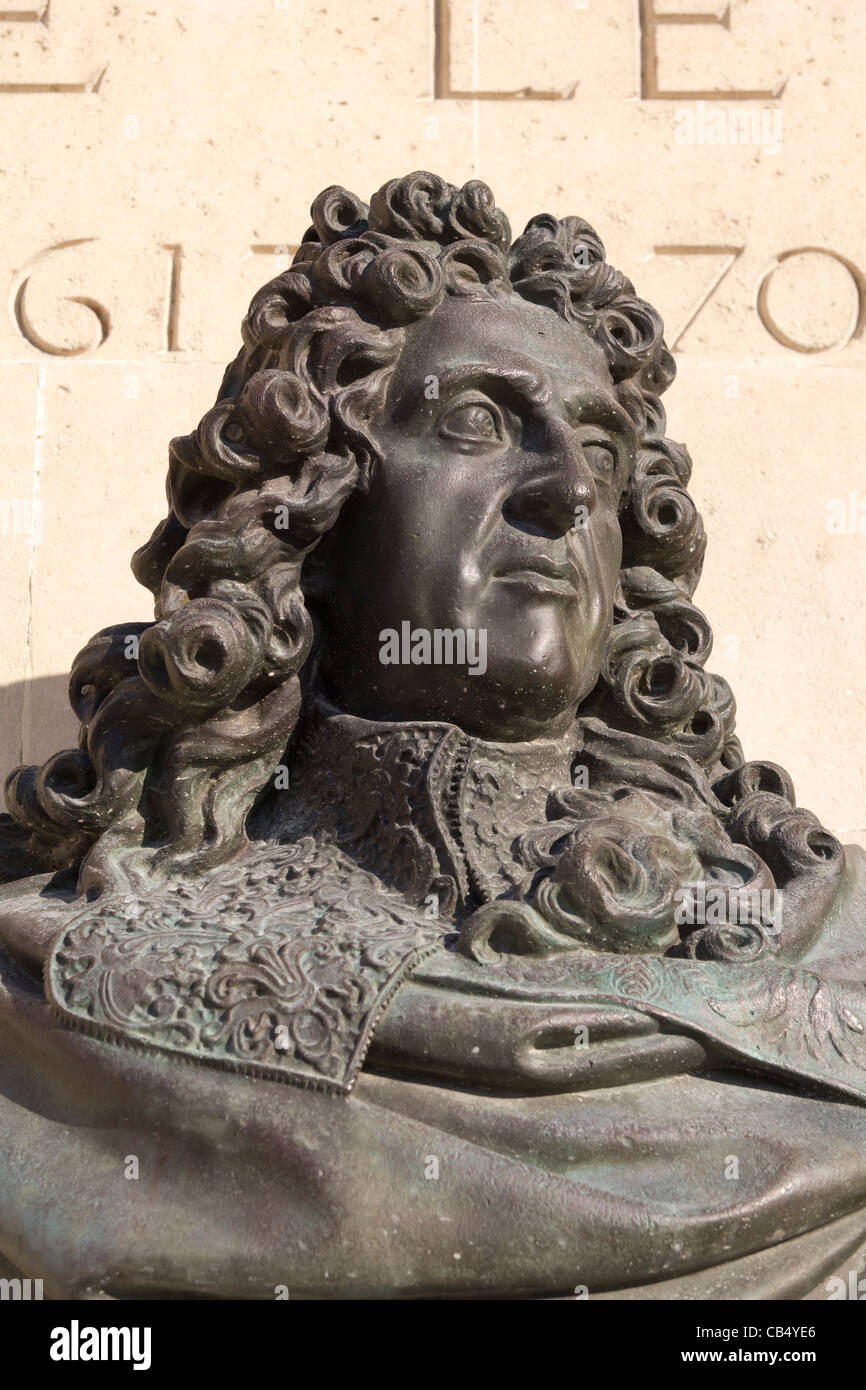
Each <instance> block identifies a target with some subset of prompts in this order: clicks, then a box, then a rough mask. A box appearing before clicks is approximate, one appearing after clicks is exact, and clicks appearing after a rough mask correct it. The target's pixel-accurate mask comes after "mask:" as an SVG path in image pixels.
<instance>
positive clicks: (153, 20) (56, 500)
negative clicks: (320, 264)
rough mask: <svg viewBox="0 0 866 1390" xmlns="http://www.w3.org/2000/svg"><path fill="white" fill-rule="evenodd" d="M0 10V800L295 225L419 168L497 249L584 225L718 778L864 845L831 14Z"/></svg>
mask: <svg viewBox="0 0 866 1390" xmlns="http://www.w3.org/2000/svg"><path fill="white" fill-rule="evenodd" d="M0 6H2V9H0V123H2V131H3V140H2V160H0V164H2V168H0V207H2V217H3V223H4V225H3V236H2V240H0V280H2V283H3V285H4V294H5V298H6V302H7V306H8V307H7V311H6V312H5V313H4V314H2V315H0V359H2V383H0V389H2V399H3V425H4V428H3V430H2V437H0V451H2V465H0V595H2V604H3V607H2V614H3V621H2V625H0V771H2V772H3V773H5V772H6V771H7V770H8V769H9V768H10V767H11V766H12V765H13V764H15V763H17V762H20V761H33V760H41V759H42V758H44V757H46V756H47V755H49V754H50V753H51V752H53V751H55V750H57V749H58V748H60V747H64V746H69V745H70V744H72V743H74V741H75V732H76V731H75V725H74V720H73V717H72V715H71V713H70V712H69V710H68V708H67V706H66V700H65V676H64V673H65V672H66V671H67V669H68V667H69V664H70V662H71V660H72V658H73V657H74V655H75V653H76V652H77V650H78V649H79V648H80V646H81V645H82V644H83V642H84V641H85V640H86V639H87V638H88V637H89V636H90V635H91V634H92V633H93V632H95V631H96V630H97V629H98V628H100V627H103V626H105V625H107V624H109V623H116V622H122V621H123V620H125V619H130V620H142V619H147V618H149V617H150V616H151V612H150V601H149V595H148V594H147V593H146V592H145V591H144V590H142V589H140V588H139V587H138V586H137V585H136V583H135V581H134V580H133V578H132V576H131V574H130V571H129V565H128V561H129V556H130V554H131V552H132V551H133V549H134V548H135V547H136V546H137V545H138V544H140V543H141V541H142V540H144V539H145V538H146V537H147V536H148V535H149V534H150V531H151V530H152V528H153V526H154V525H155V523H156V522H157V521H158V520H159V519H160V518H161V516H162V515H163V479H164V471H165V463H166V446H167V442H168V440H169V438H170V437H171V436H172V435H173V434H177V433H182V432H186V431H188V430H189V429H191V428H192V427H193V426H194V425H195V424H196V423H197V421H198V419H199V417H200V415H201V414H202V412H203V411H204V410H205V409H206V408H207V407H208V405H209V404H210V403H211V402H212V400H213V397H214V396H215V394H216V390H217V388H218V385H219V380H220V376H221V371H222V368H223V365H224V364H225V362H226V361H228V360H229V359H230V358H231V357H233V356H234V354H235V352H236V350H237V346H238V327H239V323H240V320H241V317H242V315H243V312H244V310H245V308H246V305H247V302H248V300H249V298H250V295H251V294H252V292H253V291H254V289H255V288H256V287H257V286H258V285H259V284H260V283H262V282H263V281H264V280H266V279H268V278H269V277H270V276H271V275H272V274H274V273H276V272H277V271H278V270H279V269H281V268H282V267H283V266H284V265H285V264H286V260H287V256H288V255H289V254H290V252H291V250H292V249H293V245H294V244H296V242H297V240H298V239H299V237H300V236H301V235H302V233H303V231H304V230H305V228H306V226H307V222H308V209H309V204H310V202H311V200H312V198H313V197H314V196H315V194H316V193H318V192H319V190H320V189H321V188H322V187H324V186H325V185H327V184H330V183H343V184H346V185H347V186H348V187H350V188H352V189H354V190H355V191H356V192H358V193H359V194H361V195H362V196H363V197H365V198H368V197H369V195H370V194H371V193H372V192H373V191H374V190H375V189H376V188H377V187H378V186H379V185H380V184H381V183H382V182H383V181H384V180H385V179H386V178H388V177H392V176H394V175H395V174H398V173H406V172H409V171H410V170H412V169H415V168H430V169H433V170H435V171H436V172H437V173H441V174H443V175H445V176H446V177H447V178H449V179H450V180H451V181H452V182H454V183H458V184H459V183H462V182H464V181H465V180H466V179H468V178H472V177H480V178H483V179H485V180H486V181H487V182H488V183H489V184H490V185H491V186H492V188H493V190H494V193H495V194H496V197H497V201H498V202H499V204H500V206H501V207H503V208H504V209H505V210H506V211H507V212H508V214H509V216H510V218H511V221H512V225H513V227H514V228H515V229H517V230H519V229H521V228H522V226H523V223H524V222H525V220H526V219H527V218H528V217H529V216H531V215H532V214H533V213H535V212H539V211H550V212H553V213H556V214H558V215H565V214H566V213H578V214H580V215H581V216H583V217H585V218H587V219H588V220H589V221H590V222H592V223H593V224H594V225H595V226H596V227H597V229H598V230H599V232H600V233H601V235H602V237H603V239H604V241H605V244H606V246H607V250H608V256H609V259H610V260H611V261H612V263H613V264H614V265H617V266H618V267H620V268H621V269H623V270H625V271H626V272H627V273H628V274H629V275H630V276H631V278H632V279H633V280H634V281H635V283H636V286H637V290H638V293H639V294H641V295H642V296H644V297H645V298H648V299H649V300H650V301H651V302H653V303H654V304H656V305H657V306H658V308H659V309H660V310H661V312H662V314H663V315H664V318H665V322H666V324H667V330H668V333H667V336H668V342H669V344H670V345H671V346H672V347H674V348H675V351H676V355H677V358H678V362H679V377H678V380H677V382H676V383H675V385H674V386H673V387H672V388H671V390H670V392H669V393H668V396H667V397H666V405H667V408H668V418H669V432H670V433H671V434H672V435H673V437H674V438H677V439H683V440H684V441H686V442H687V443H688V445H689V447H690V449H691V452H692V455H693V458H694V461H695V474H694V478H693V484H692V489H693V493H694V495H695V497H696V500H697V501H698V504H699V505H700V506H701V508H702V510H703V512H704V515H705V519H706V522H707V525H708V530H709V536H710V546H709V551H708V556H707V562H706V568H705V573H704V579H703V582H702V584H701V586H700V588H699V590H698V595H697V598H698V602H699V604H700V606H701V607H703V609H704V610H705V611H706V612H707V614H708V616H709V618H710V620H711V622H712V624H713V627H714V630H715V633H716V648H715V652H714V655H713V657H712V659H711V665H712V666H713V668H714V669H716V670H718V671H720V672H721V673H722V674H723V675H725V676H726V677H727V679H728V680H729V681H730V682H731V684H732V685H733V687H734V690H735V692H736V695H737V700H738V706H739V731H740V734H741V737H742V739H743V743H744V746H745V749H746V753H747V755H748V756H754V757H769V758H771V759H773V760H775V761H778V762H780V763H782V765H783V766H785V767H786V768H787V769H788V770H789V771H790V772H791V774H792V775H793V777H794V781H795V785H796V787H797V791H798V794H799V798H800V800H801V801H802V802H804V803H805V804H806V805H808V806H809V807H810V808H811V809H813V810H814V811H815V812H816V813H817V814H818V815H819V816H820V817H821V818H822V819H823V821H824V823H825V824H826V825H827V826H828V827H829V828H831V829H833V830H834V831H836V832H837V833H838V834H840V835H841V836H842V838H843V839H848V840H852V839H860V840H861V842H863V843H866V830H864V828H863V827H864V826H866V799H864V797H866V738H864V736H863V727H864V723H866V718H864V716H866V694H864V675H866V636H864V622H863V589H862V586H863V576H864V557H866V471H864V462H863V458H862V453H861V444H860V441H861V437H862V433H863V426H864V407H863V395H864V385H866V376H864V366H866V341H864V332H863V329H864V318H866V239H864V232H863V229H864V226H866V216H864V213H866V207H864V204H866V181H864V179H863V178H862V169H863V159H864V148H863V147H864V142H866V83H864V81H863V77H862V72H861V68H862V56H863V53H864V48H866V11H864V9H863V8H862V6H861V5H860V4H859V0H825V2H824V3H822V4H821V5H820V6H817V5H814V4H807V3H805V0H731V4H730V8H729V10H728V11H727V17H726V18H725V19H724V22H719V21H718V19H717V17H716V15H717V12H716V10H715V9H714V8H713V5H712V0H637V3H635V0H540V3H538V4H529V3H527V2H526V0H496V2H494V0H402V2H399V3H394V0H387V3H386V0H352V3H351V4H347V3H345V0H340V2H339V3H337V0H317V3H313V4H302V3H300V0H122V3H116V4H113V3H110V0H79V3H77V4H73V0H16V5H15V7H14V8H13V7H12V5H11V3H10V0H7V3H6V4H5V5H4V4H3V0H0ZM684 12H688V15H687V16H686V14H685V13H684ZM687 19H688V22H687ZM734 575H736V584H735V582H734Z"/></svg>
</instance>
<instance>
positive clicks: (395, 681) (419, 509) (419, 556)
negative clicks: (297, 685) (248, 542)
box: [314, 296, 635, 740]
mask: <svg viewBox="0 0 866 1390" xmlns="http://www.w3.org/2000/svg"><path fill="white" fill-rule="evenodd" d="M368 428H369V430H370V433H371V434H372V435H373V437H374V439H375V440H376V443H377V445H378V448H379V451H380V455H381V462H379V463H377V464H376V465H375V466H374V468H373V472H372V477H371V481H370V488H369V491H368V492H366V493H358V494H357V495H355V496H354V497H353V498H352V499H351V500H350V501H349V502H348V503H347V504H346V505H345V507H344V508H343V511H342V513H341V515H340V517H339V520H338V522H337V524H336V526H335V527H334V528H333V531H332V532H331V533H330V534H329V535H328V536H327V537H326V539H325V541H324V542H323V545H322V547H320V551H321V554H318V553H317V557H316V559H317V564H316V570H317V571H318V572H319V573H320V574H327V575H328V576H330V578H329V580H328V581H327V582H326V585H325V588H324V589H323V590H321V591H319V592H318V595H317V600H314V602H316V601H317V609H318V614H319V620H320V626H321V632H322V642H323V659H322V667H321V675H322V680H323V685H324V690H325V693H326V695H327V696H328V697H329V698H330V699H331V700H332V701H333V702H334V703H335V704H336V705H338V706H339V707H340V708H342V709H344V710H348V711H350V712H352V713H355V714H359V715H362V716H364V717H366V718H371V719H399V720H419V719H437V720H447V721H450V722H453V723H455V724H457V725H459V726H460V727H461V728H463V729H464V730H465V731H466V732H468V733H472V734H475V735H477V736H480V737H482V738H487V739H493V740H514V739H527V738H533V737H538V736H541V735H545V734H549V735H553V734H556V733H558V732H560V731H561V730H562V729H564V728H565V727H566V726H567V724H568V723H569V722H570V721H571V719H572V718H573V716H574V711H575V707H576V705H577V704H578V702H579V701H580V700H581V699H582V698H583V697H584V696H585V695H586V694H587V693H588V692H589V691H590V690H591V689H592V688H593V686H594V685H595V683H596V680H597V677H598V673H599V667H600V663H601V659H602V654H603V651H604V646H605V641H606V638H607V636H608V634H609V632H610V628H611V624H612V609H613V597H614V590H615V586H616V581H617V575H618V571H619V566H620V559H621V551H622V544H621V537H620V530H619V525H618V522H617V504H618V502H619V498H620V495H621V492H622V490H623V488H624V486H625V484H626V482H627V480H628V477H629V473H630V469H631V466H632V463H633V458H634V449H635V434H634V429H633V426H632V424H631V421H630V419H629V417H628V415H627V414H626V412H625V411H624V410H623V409H622V407H621V406H620V405H618V403H617V401H616V399H615V396H614V391H613V386H612V382H611V377H610V373H609V371H608V368H607V364H606V361H605V358H604V355H603V353H602V351H601V350H600V349H599V348H598V347H596V345H595V344H594V343H593V342H592V341H591V340H590V339H589V337H588V336H587V335H586V334H585V333H584V332H583V331H582V330H581V329H580V328H575V327H573V326H571V325H569V324H567V323H565V322H564V321H563V320H562V319H560V318H559V316H558V315H557V314H555V313H553V312H552V311H550V310H547V309H544V308H540V307H536V306H534V305H532V304H528V303H527V302H526V301H524V300H521V299H519V298H518V297H517V296H513V297H511V296H509V297H508V298H503V299H500V300H493V299H484V300H478V301H467V300H465V299H463V300H455V299H450V300H446V301H445V302H444V303H443V305H442V306H441V307H440V308H439V309H437V310H436V312H435V313H434V314H432V315H431V316H429V317H428V318H426V319H423V320H421V321H420V322H418V323H416V324H414V325H412V326H411V327H410V328H409V329H408V330H407V334H406V344H405V346H404V348H403V351H402V353H401V356H400V358H399V360H398V363H397V365H396V368H395V370H394V372H393V375H392V377H391V380H390V383H389V387H388V393H387V398H386V400H385V403H384V405H383V407H382V408H381V409H380V411H379V413H378V415H377V417H375V418H373V419H371V420H370V421H369V424H368ZM455 631H456V632H457V634H458V636H457V638H456V639H455V638H453V637H439V638H438V639H437V635H436V634H437V632H438V633H440V634H444V633H449V634H453V633H455ZM461 631H462V633H463V634H464V636H463V642H464V643H465V648H466V649H465V659H464V660H463V662H462V663H461V662H460V661H459V658H460V656H461V650H462V648H461V639H460V633H461ZM425 634H426V639H425ZM449 657H450V658H451V659H450V660H449Z"/></svg>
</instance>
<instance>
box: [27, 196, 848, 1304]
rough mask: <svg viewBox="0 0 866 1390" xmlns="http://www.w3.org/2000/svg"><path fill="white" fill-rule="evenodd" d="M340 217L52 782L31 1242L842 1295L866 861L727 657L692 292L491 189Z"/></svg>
mask: <svg viewBox="0 0 866 1390" xmlns="http://www.w3.org/2000/svg"><path fill="white" fill-rule="evenodd" d="M312 218H313V225H312V227H311V228H310V230H309V231H308V232H307V234H306V236H305V237H304V240H303V243H302V245H301V247H300V250H299V251H298V253H297V255H296V256H295V260H294V264H293V266H292V268H291V270H289V271H288V272H286V273H285V274H283V275H280V276H279V277H278V278H277V279H276V280H273V281H272V282H271V283H270V284H268V285H266V286H265V287H264V289H262V290H261V291H260V292H259V293H258V294H257V295H256V297H255V298H254V300H253V302H252V305H251V306H250V311H249V314H248V316H247V318H246V320H245V323H244V326H243V343H244V345H243V348H242V350H241V352H240V353H239V355H238V357H237V358H236V359H235V361H234V362H233V363H232V364H231V366H230V367H229V368H228V370H227V372H226V374H225V378H224V380H223V384H222V387H221V390H220V393H219V397H218V399H217V403H216V405H215V406H214V407H213V409H212V410H210V411H209V412H208V413H207V414H206V415H205V417H204V419H203V420H202V422H201V424H200V425H199V427H198V429H197V430H196V431H195V433H194V434H192V435H190V436H188V437H184V438H181V439H176V440H174V441H173V443H172V445H171V450H170V464H169V477H168V501H169V511H168V516H167V518H166V520H165V521H164V522H163V523H162V524H161V525H160V526H158V527H157V529H156V531H155V532H154V534H153V536H152V538H151V539H150V541H149V542H148V543H147V544H146V545H145V546H143V547H142V549H141V550H139V551H138V552H137V553H136V555H135V557H134V559H133V568H134V571H135V574H136V575H137V577H138V578H139V579H140V580H141V582H142V583H143V584H145V585H146V586H147V587H148V588H150V589H151V590H152V591H153V594H154V596H155V603H156V608H155V621H154V622H153V623H150V624H147V623H139V624H128V625H126V626H119V627H116V628H110V629H108V630H106V631H103V632H100V633H98V634H97V635H96V636H95V637H94V638H93V639H92V640H91V641H90V642H89V643H88V644H87V646H86V647H85V648H84V649H83V651H82V652H81V654H80V656H79V657H78V658H77V660H76V662H75V664H74V667H73V670H72V674H71V678H70V687H69V688H70V699H71V703H72V706H73V708H74V710H75V711H76V713H77V715H78V717H79V718H80V721H81V739H80V745H79V747H78V749H76V750H72V751H67V752H63V753H60V754H58V755H57V756H56V757H54V758H52V759H51V760H50V761H49V762H48V763H46V764H45V765H44V766H43V767H41V768H35V767H26V768H19V769H18V770H17V771H16V772H14V773H13V774H12V775H11V776H10V778H9V779H8V781H7V786H6V799H7V806H8V811H9V814H8V815H7V816H4V817H3V818H2V820H0V869H2V880H3V887H2V889H0V940H2V943H3V951H2V953H0V964H2V977H3V978H2V997H0V1020H2V1034H3V1043H2V1049H0V1075H2V1085H0V1134H2V1150H3V1155H4V1157H3V1164H2V1171H0V1257H2V1260H5V1262H6V1266H7V1267H8V1268H9V1269H10V1270H12V1271H18V1272H20V1273H21V1274H22V1275H25V1276H31V1277H38V1278H42V1279H43V1280H44V1281H45V1287H46V1291H47V1292H49V1293H51V1294H53V1295H54V1296H75V1297H79V1296H92V1295H94V1294H103V1295H108V1296H126V1297H129V1296H137V1295H144V1296H177V1295H202V1294H204V1295H212V1296H215V1297H239V1296H240V1297H267V1298H272V1297H274V1291H275V1289H278V1288H282V1289H285V1290H286V1291H288V1293H289V1295H290V1296H291V1297H293V1298H298V1297H338V1298H347V1297H359V1296H360V1297H363V1296H368V1297H369V1296H383V1297H413V1296H414V1297H417V1296H442V1297H461V1296H465V1297H497V1296H498V1297H511V1296H531V1297H540V1298H568V1297H574V1296H575V1293H576V1292H577V1293H578V1294H579V1293H581V1292H582V1291H584V1290H588V1291H589V1294H590V1296H593V1297H602V1298H699V1297H719V1298H730V1299H749V1298H772V1297H782V1298H800V1297H809V1296H813V1297H822V1296H824V1295H823V1293H822V1290H823V1289H824V1288H825V1287H826V1280H827V1279H828V1277H829V1276H831V1275H833V1274H836V1273H838V1272H839V1271H847V1270H850V1269H856V1270H858V1271H859V1269H860V1267H861V1265H862V1264H863V1263H866V1162H864V1157H863V1156H864V1143H866V1033H864V1028H866V998H864V988H863V982H864V979H866V959H864V956H863V946H862V942H861V924H862V922H863V919H864V909H866V857H864V855H863V853H862V852H861V851H859V850H856V849H850V848H847V849H843V847H842V846H841V845H840V844H839V843H838V841H837V840H835V839H834V837H833V836H831V835H830V834H829V833H828V832H827V831H826V830H824V829H823V828H822V826H821V825H820V823H819V822H818V820H817V819H816V817H815V816H814V815H812V814H811V813H810V812H808V811H806V810H802V809H799V808H797V807H796V804H795V799H794V792H793V788H792V785H791V781H790V779H789V777H788V776H787V774H786V773H785V772H784V771H783V770H782V769H781V768H780V767H778V766H776V765H775V764H773V763H768V762H745V761H744V758H743V754H742V751H741V748H740V744H739V742H738V740H737V738H736V737H735V735H734V700H733V696H732V694H731V692H730V690H729V688H728V686H727V685H726V684H725V682H724V681H723V680H721V679H720V678H719V677H717V676H714V675H711V674H710V673H709V672H707V670H706V669H705V662H706V659H707V657H708V655H709V652H710V646H711V634H710V629H709V626H708V624H707V621H706V619H705V618H704V617H703V615H702V614H701V613H700V612H699V611H698V609H697V608H696V607H695V606H694V604H693V603H692V594H693V592H694V589H695V586H696V584H697V581H698V577H699V575H700V570H701V562H702V558H703V553H704V531H703V526H702V524H701V519H700V517H699V515H698V513H697V511H696V509H695V507H694V504H693V502H692V501H691V499H690V497H689V494H688V492H687V483H688V479H689V473H690V467H691V465H690V460H689V456H688V454H687V452H686V450H685V449H684V447H683V446H682V445H680V444H676V443H674V442H673V441H672V440H670V439H669V438H667V437H666V435H665V413H664V410H663V409H662V406H661V403H660V395H661V393H662V392H663V391H664V389H665V388H666V387H667V386H668V385H669V384H670V382H671V380H672V378H673V375H674V364H673V360H672V358H671V355H670V353H669V352H668V350H667V348H666V347H665V344H664V342H663V338H662V324H661V321H660V319H659V317H658V315H657V314H656V312H655V311H654V310H653V309H652V308H651V307H650V306H649V305H648V304H646V303H644V302H643V301H642V300H640V299H638V298H637V297H636V296H635V293H634V290H633V287H632V285H631V283H630V282H629V281H628V280H627V279H626V278H625V277H624V276H623V275H621V274H620V273H619V272H618V271H616V270H614V269H613V268H612V267H611V266H609V265H608V264H606V262H605V258H604V248H603V246H602V244H601V242H600V240H599V238H598V236H597V235H596V233H595V232H594V231H593V229H592V228H591V227H589V226H588V225H587V223H585V222H583V221H581V220H580V219H579V218H576V217H568V218H565V219H563V220H562V221H559V220H557V219H556V218H554V217H552V216H549V215H547V214H544V215H542V216H539V217H535V218H533V219H532V221H531V222H530V223H529V224H528V226H527V228H526V230H525V232H524V233H523V235H522V236H520V237H519V238H518V239H517V240H516V241H514V242H513V243H512V241H511V236H510V231H509V227H508V223H507V221H506V218H505V216H504V215H503V213H502V212H500V211H499V210H498V209H497V208H496V207H495V204H494V202H493V198H492V195H491V194H490V191H489V189H488V188H487V187H486V186H485V185H484V184H481V183H478V182H473V183H469V184H467V185H465V187H463V188H462V189H456V188H454V187H452V186H451V185H449V184H448V183H446V182H445V181H444V180H443V179H440V178H437V177H435V176H434V175H431V174H426V173H417V174H411V175H409V176H407V177H405V178H401V179H395V180H392V181H391V182H389V183H387V184H386V185H385V186H384V187H383V188H382V189H380V190H379V192H378V193H376V194H375V195H374V196H373V198H372V200H371V202H370V205H369V207H367V206H366V205H365V204H364V203H362V202H361V201H360V199H358V198H356V197H355V196H354V195H353V194H350V193H348V192H346V191H345V190H344V189H340V188H329V189H327V190H326V191H325V192H324V193H322V194H321V195H320V196H319V197H318V198H317V199H316V201H315V203H314V204H313V208H312ZM780 485H782V484H780ZM742 585H743V597H744V602H748V601H749V577H748V575H744V576H743V580H742ZM285 1083H289V1084H285ZM133 1159H134V1160H135V1162H134V1163H133V1162H132V1161H131V1160H133Z"/></svg>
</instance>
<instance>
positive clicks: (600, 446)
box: [581, 439, 618, 483]
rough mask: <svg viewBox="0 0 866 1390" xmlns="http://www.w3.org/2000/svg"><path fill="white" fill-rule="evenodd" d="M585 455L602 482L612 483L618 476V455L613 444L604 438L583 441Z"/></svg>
mask: <svg viewBox="0 0 866 1390" xmlns="http://www.w3.org/2000/svg"><path fill="white" fill-rule="evenodd" d="M581 448H582V449H583V456H584V458H585V459H586V461H587V463H588V464H589V467H590V469H591V471H592V474H593V477H595V478H598V479H599V481H600V482H603V483H612V482H613V480H614V478H615V477H616V470H617V463H618V459H617V455H616V450H615V449H614V447H613V445H612V444H608V443H607V442H606V441H604V440H602V439H585V440H583V441H582V443H581Z"/></svg>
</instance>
